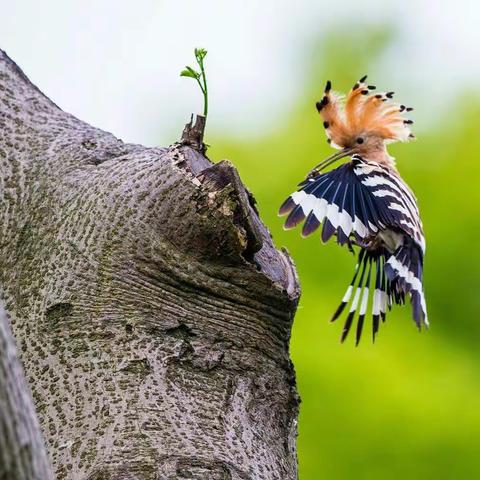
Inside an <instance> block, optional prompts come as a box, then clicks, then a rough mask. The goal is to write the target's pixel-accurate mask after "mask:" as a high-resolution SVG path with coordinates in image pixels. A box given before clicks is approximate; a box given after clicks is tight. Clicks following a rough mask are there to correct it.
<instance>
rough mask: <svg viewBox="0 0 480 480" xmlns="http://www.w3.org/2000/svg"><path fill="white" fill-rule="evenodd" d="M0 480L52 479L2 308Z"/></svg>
mask: <svg viewBox="0 0 480 480" xmlns="http://www.w3.org/2000/svg"><path fill="white" fill-rule="evenodd" d="M0 479H2V480H50V479H53V475H52V471H51V469H50V465H49V463H48V457H47V451H46V449H45V445H44V444H43V439H42V436H41V433H40V427H39V425H38V420H37V417H36V415H35V408H34V406H33V402H32V398H31V396H30V390H29V388H28V386H27V383H26V381H25V378H24V376H23V372H22V367H21V365H20V361H19V360H18V358H17V352H16V349H15V342H14V339H13V336H12V334H11V332H10V326H9V324H8V320H7V316H6V314H5V311H4V309H3V305H1V304H0Z"/></svg>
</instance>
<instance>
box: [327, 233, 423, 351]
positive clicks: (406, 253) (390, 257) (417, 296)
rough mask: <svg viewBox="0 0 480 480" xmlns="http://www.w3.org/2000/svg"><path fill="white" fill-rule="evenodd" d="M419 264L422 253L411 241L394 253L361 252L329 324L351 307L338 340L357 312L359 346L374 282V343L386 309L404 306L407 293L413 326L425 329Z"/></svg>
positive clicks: (383, 251) (345, 336)
mask: <svg viewBox="0 0 480 480" xmlns="http://www.w3.org/2000/svg"><path fill="white" fill-rule="evenodd" d="M422 264H423V258H422V254H421V252H420V250H419V248H418V247H417V246H416V245H415V244H414V243H413V242H407V243H406V244H405V245H403V246H401V247H399V248H398V249H397V250H396V251H395V252H394V253H393V254H392V253H389V252H388V251H387V250H385V249H379V250H375V251H369V250H365V249H361V250H360V253H359V255H358V261H357V264H356V266H355V272H354V274H353V278H352V281H351V282H350V285H349V286H348V288H347V291H346V292H345V295H344V297H343V299H342V302H341V303H340V305H339V307H338V308H337V310H336V311H335V313H334V314H333V317H332V320H331V321H332V322H334V321H335V320H337V318H338V317H339V316H340V315H341V314H342V312H343V311H344V310H345V307H346V306H347V305H348V304H350V310H349V312H348V315H347V319H346V320H345V325H344V327H343V331H342V336H341V341H342V342H343V341H344V340H345V339H346V338H347V335H348V333H349V331H350V329H351V327H352V324H353V320H354V317H355V314H356V313H357V311H358V320H357V328H356V341H355V343H356V345H358V343H359V342H360V338H361V336H362V331H363V326H364V323H365V316H366V313H367V308H368V302H369V297H370V288H371V285H372V286H373V282H375V284H374V288H373V294H372V335H373V340H374V341H375V336H376V335H377V332H378V330H379V326H380V319H381V320H382V321H383V322H384V321H385V318H386V314H387V310H391V308H392V305H393V304H394V303H395V304H397V305H403V304H404V303H405V297H406V296H407V294H410V298H411V304H412V313H413V319H414V320H415V323H416V324H417V326H418V327H419V328H421V325H422V323H423V324H424V325H425V326H428V320H427V311H426V306H425V296H424V294H423V286H422Z"/></svg>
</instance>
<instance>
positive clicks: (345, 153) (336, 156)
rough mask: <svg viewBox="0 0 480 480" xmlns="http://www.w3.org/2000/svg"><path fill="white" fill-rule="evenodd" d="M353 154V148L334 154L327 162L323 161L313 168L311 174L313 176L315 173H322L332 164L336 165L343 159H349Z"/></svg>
mask: <svg viewBox="0 0 480 480" xmlns="http://www.w3.org/2000/svg"><path fill="white" fill-rule="evenodd" d="M352 152H353V148H343V149H342V150H340V151H339V152H337V153H334V154H333V155H331V156H330V157H328V158H326V159H325V160H323V161H321V162H320V163H319V164H318V165H316V166H315V167H313V168H312V171H311V172H310V174H312V173H313V172H321V171H322V170H323V169H324V168H327V167H328V166H329V165H331V164H332V163H335V162H336V161H338V160H340V159H341V158H344V157H348V156H349V155H350V154H351V153H352Z"/></svg>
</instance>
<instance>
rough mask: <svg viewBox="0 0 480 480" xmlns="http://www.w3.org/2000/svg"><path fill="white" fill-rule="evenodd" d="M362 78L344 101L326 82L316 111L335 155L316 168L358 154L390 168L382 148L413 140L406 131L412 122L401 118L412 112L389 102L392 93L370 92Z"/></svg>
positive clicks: (391, 164) (389, 159)
mask: <svg viewBox="0 0 480 480" xmlns="http://www.w3.org/2000/svg"><path fill="white" fill-rule="evenodd" d="M366 78H367V77H366V76H365V77H363V78H361V79H360V80H359V81H358V82H357V83H355V85H354V86H353V88H352V89H351V90H350V92H349V94H348V95H347V97H346V98H342V96H341V95H338V94H335V93H333V92H332V84H331V82H330V81H328V82H327V85H326V87H325V93H324V96H323V98H322V99H321V100H320V101H319V102H317V110H318V112H319V113H320V115H321V116H322V118H323V126H324V127H325V131H326V133H327V137H328V142H329V143H330V144H331V145H332V147H334V148H336V149H338V150H339V152H337V153H336V154H335V155H332V156H331V157H330V158H328V159H327V160H326V161H325V162H322V164H320V166H326V165H327V164H330V163H332V162H333V161H336V160H339V159H340V158H343V157H346V156H350V155H354V154H358V155H360V156H362V157H364V158H367V159H370V160H374V161H377V162H379V163H385V164H387V165H389V166H392V167H393V165H394V163H393V158H392V157H390V156H389V155H388V153H387V151H386V144H387V143H391V142H396V141H401V142H405V141H408V140H410V139H411V138H414V135H413V134H412V133H411V131H410V128H409V127H410V125H411V124H412V123H413V121H412V120H409V119H406V118H405V117H404V114H405V113H406V112H410V111H411V110H413V109H412V108H409V107H405V106H404V105H401V104H398V103H395V102H393V101H392V97H393V92H387V93H375V92H373V91H374V90H375V87H374V86H372V85H367V84H366V83H365V80H366Z"/></svg>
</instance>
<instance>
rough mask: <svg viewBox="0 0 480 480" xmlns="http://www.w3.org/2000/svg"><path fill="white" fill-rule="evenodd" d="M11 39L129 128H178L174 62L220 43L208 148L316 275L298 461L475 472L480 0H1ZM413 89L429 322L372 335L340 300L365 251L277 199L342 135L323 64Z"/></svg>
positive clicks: (295, 352)
mask: <svg viewBox="0 0 480 480" xmlns="http://www.w3.org/2000/svg"><path fill="white" fill-rule="evenodd" d="M0 12H1V14H0V15H1V17H0V18H1V21H0V25H1V26H0V42H1V44H0V48H3V49H5V50H6V51H7V53H9V55H10V56H11V57H12V58H14V59H15V60H16V61H17V62H18V64H19V65H20V66H21V67H22V68H23V69H24V70H25V72H26V73H27V75H29V76H30V78H31V79H32V80H33V81H34V83H36V84H37V85H38V86H39V87H40V88H41V89H42V90H43V91H44V92H45V93H46V94H47V95H49V96H50V97H51V98H52V99H53V100H54V101H55V102H56V103H58V104H59V105H60V106H61V107H62V108H64V109H65V110H67V111H69V112H71V113H73V114H75V115H76V116H78V117H80V118H82V119H85V120H87V121H89V122H90V123H92V124H94V125H97V126H99V127H101V128H103V129H105V130H108V131H111V132H113V133H115V134H116V135H117V136H119V137H121V138H123V139H124V140H126V141H130V142H137V143H144V144H147V145H166V144H169V143H173V142H174V141H176V140H177V139H178V137H179V134H180V132H181V129H182V126H183V124H184V123H185V121H186V120H187V118H188V117H189V114H190V112H192V111H193V112H200V111H201V108H202V102H201V98H200V95H199V92H198V91H197V88H196V87H195V85H194V83H193V82H192V81H191V80H189V79H185V78H180V77H179V76H178V74H179V71H180V69H181V68H182V67H183V66H184V65H185V64H192V63H193V55H192V50H193V48H194V47H195V46H202V47H204V48H207V49H208V50H209V54H208V57H207V59H206V62H207V71H208V76H209V87H210V93H211V97H210V102H211V103H210V118H209V121H208V130H207V139H206V140H207V142H208V143H209V144H210V145H211V148H210V150H209V155H210V157H211V158H212V159H213V160H220V159H223V158H228V159H230V160H231V161H233V162H234V163H235V165H236V166H237V167H238V169H239V171H240V174H241V176H242V178H243V180H244V182H245V183H246V185H247V186H248V187H249V189H250V190H251V191H252V192H253V193H254V195H255V197H256V199H257V202H258V207H259V209H260V212H261V215H262V219H263V220H264V222H265V223H266V224H267V225H268V227H269V228H270V230H271V232H272V234H273V236H274V239H275V242H276V244H277V245H278V246H286V247H287V248H288V250H289V251H290V253H291V255H292V256H293V258H294V260H295V262H296V265H297V268H298V272H299V276H300V280H301V283H302V288H303V294H302V298H301V301H300V305H299V309H298V314H297V317H296V319H295V324H294V329H293V336H292V342H291V353H292V357H293V360H294V363H295V367H296V371H297V381H298V388H299V391H300V394H301V397H302V404H301V415H300V422H299V438H298V446H299V468H300V479H301V480H307V479H309V480H310V479H336V480H343V479H349V480H350V479H365V480H373V479H382V480H383V479H386V478H388V479H405V478H408V479H433V478H435V479H474V478H480V401H479V400H480V347H479V345H480V318H479V317H480V314H479V313H480V296H479V293H478V288H479V286H478V284H479V281H480V260H479V244H478V242H479V240H478V239H479V213H480V211H479V210H480V208H479V203H480V202H479V201H480V193H479V188H480V185H479V175H480V167H479V158H478V152H479V151H480V86H479V85H480V83H479V82H480V61H479V58H480V29H479V28H478V24H479V23H480V6H479V4H478V3H477V2H473V1H471V2H469V1H464V0H457V1H455V2H453V1H448V2H447V1H445V2H442V1H434V0H431V1H426V0H424V1H402V2H389V1H382V0H378V1H373V0H365V1H362V2H355V1H354V0H347V1H344V2H340V1H336V2H327V1H324V0H322V1H315V0H311V1H307V0H304V1H300V0H297V1H295V2H286V1H269V0H264V1H262V2H258V1H243V2H233V1H226V0H223V1H222V0H218V1H208V0H206V1H204V2H198V1H173V0H172V1H149V0H136V1H135V2H118V1H114V0H108V1H102V0H100V1H90V0H84V1H82V2H65V1H60V0H57V1H52V0H50V1H45V2H36V1H34V0H24V1H21V0H20V1H15V2H12V1H10V0H0ZM365 73H368V74H369V80H370V82H371V83H374V84H376V85H377V86H378V87H379V88H380V89H382V90H394V91H395V92H396V93H397V98H398V99H399V100H401V101H402V102H403V103H405V104H407V105H411V106H414V107H415V111H414V112H412V113H414V114H415V115H413V116H412V118H413V119H414V120H415V122H416V123H415V125H414V127H415V128H414V130H415V133H416V134H417V137H418V139H417V140H416V141H414V142H411V143H409V144H402V145H394V146H392V147H391V153H392V154H393V155H394V156H395V157H396V158H397V163H398V166H399V169H400V171H401V173H402V175H403V176H404V178H405V179H406V181H407V182H408V183H409V184H410V185H411V187H412V188H413V189H414V190H415V192H416V194H417V197H418V200H419V204H420V208H421V213H422V216H423V220H424V226H425V232H426V236H427V255H426V266H425V283H426V294H427V301H428V307H429V318H430V322H431V325H432V326H431V328H430V330H429V331H428V332H422V333H420V334H419V333H418V332H417V330H416V328H415V326H414V324H413V322H412V321H411V319H410V316H409V308H407V307H404V308H397V309H395V311H394V312H393V313H391V314H390V315H389V320H388V322H387V323H386V324H385V325H382V328H381V330H380V334H379V336H378V340H377V342H376V343H375V345H373V344H372V343H371V341H370V338H369V335H365V336H364V338H363V341H362V343H361V345H360V346H359V347H357V348H355V347H354V346H353V342H352V339H351V338H350V339H349V341H347V342H346V344H344V345H340V344H339V341H338V339H339V334H340V330H341V324H333V325H331V324H329V323H328V319H329V317H330V315H331V313H332V312H333V311H334V310H335V308H336V307H337V305H338V302H339V300H340V298H341V297H342V296H343V293H344V290H345V287H346V285H347V283H348V282H349V280H350V277H351V271H352V269H353V264H354V258H353V257H352V256H351V254H349V253H348V251H347V250H346V249H340V248H338V247H337V246H336V245H334V244H331V245H322V244H321V243H320V240H319V238H318V235H314V236H312V237H309V238H308V239H301V238H300V236H299V234H298V232H296V231H289V232H284V231H283V230H282V221H281V219H279V218H278V217H277V216H276V212H277V209H278V206H279V204H280V203H281V202H282V201H283V200H284V198H285V197H286V196H287V195H288V194H289V193H290V192H291V191H292V190H293V189H294V188H295V186H296V184H297V182H298V181H300V180H301V179H302V178H303V177H304V175H305V173H306V172H308V171H309V169H310V168H311V167H312V166H313V165H314V164H316V163H317V162H318V161H319V160H320V159H322V158H323V157H325V156H326V155H328V154H329V153H330V149H329V147H328V145H327V144H326V142H325V136H324V133H323V129H322V126H321V122H320V120H319V118H318V115H317V113H316V111H315V108H314V104H315V101H316V100H318V99H319V97H320V95H321V92H322V90H323V86H324V83H325V80H326V79H331V80H332V81H333V84H334V88H338V89H339V90H346V89H348V88H350V87H351V85H352V84H353V83H354V82H355V80H357V79H358V78H359V77H360V76H362V75H364V74H365Z"/></svg>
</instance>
